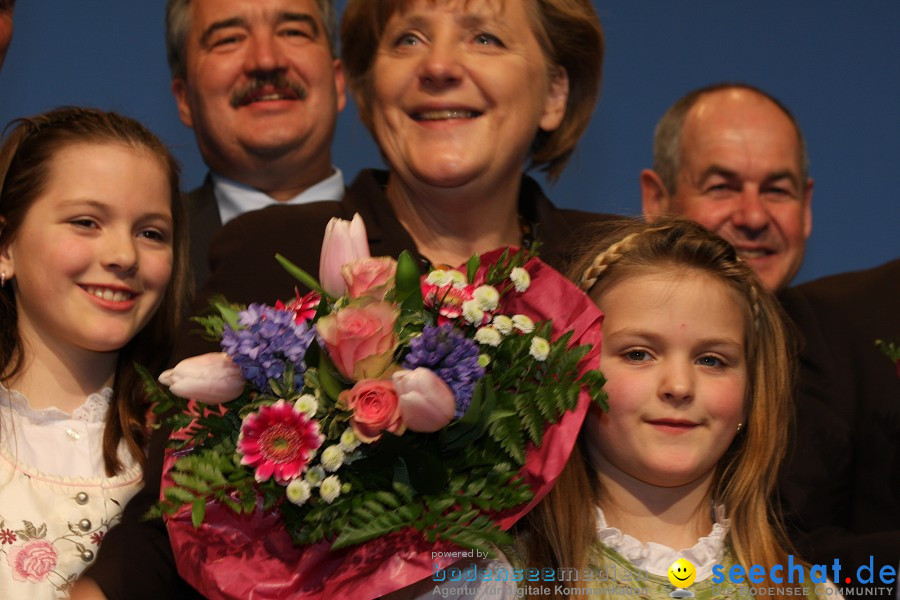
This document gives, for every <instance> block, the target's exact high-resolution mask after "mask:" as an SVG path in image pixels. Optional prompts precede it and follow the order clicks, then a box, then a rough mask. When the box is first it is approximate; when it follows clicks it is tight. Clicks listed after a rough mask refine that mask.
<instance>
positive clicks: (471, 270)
mask: <svg viewBox="0 0 900 600" xmlns="http://www.w3.org/2000/svg"><path fill="white" fill-rule="evenodd" d="M479 266H481V257H480V256H478V255H477V254H473V255H472V258H470V259H469V260H468V261H466V279H468V280H469V283H472V282H474V281H475V274H476V273H477V272H478V267H479Z"/></svg>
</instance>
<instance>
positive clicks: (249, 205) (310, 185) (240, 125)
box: [166, 0, 345, 287]
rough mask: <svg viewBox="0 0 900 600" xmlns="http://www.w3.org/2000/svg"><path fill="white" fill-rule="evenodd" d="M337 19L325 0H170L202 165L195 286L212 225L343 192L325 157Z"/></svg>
mask: <svg viewBox="0 0 900 600" xmlns="http://www.w3.org/2000/svg"><path fill="white" fill-rule="evenodd" d="M335 29H336V24H335V9H334V6H333V2H332V1H331V0H262V1H261V0H256V1H253V0H169V2H168V8H167V28H166V49H167V53H168V59H169V66H170V69H171V71H172V93H173V94H174V96H175V101H176V104H177V106H178V115H179V117H180V118H181V121H182V122H183V123H184V124H185V125H187V126H188V127H191V128H192V129H193V130H194V134H195V136H196V138H197V145H198V147H199V149H200V153H201V154H202V155H203V160H204V162H205V163H206V164H207V165H208V166H209V168H210V173H209V176H208V177H207V178H206V181H205V182H204V183H203V185H202V186H201V187H200V188H198V189H197V190H194V191H193V192H191V194H190V195H189V197H188V207H189V210H190V212H191V258H192V262H193V266H194V272H195V278H196V281H197V284H198V287H199V286H200V285H202V284H203V282H204V281H205V279H206V277H207V275H208V273H209V266H208V264H207V254H208V249H209V244H210V241H211V240H212V237H213V235H214V234H215V232H216V231H218V229H219V228H220V227H221V226H222V225H223V224H225V223H227V222H228V221H230V220H231V219H233V218H234V217H237V216H238V215H240V214H242V213H244V212H248V211H251V210H256V209H260V208H265V207H266V206H270V205H273V204H276V203H283V204H302V203H306V202H313V201H318V200H340V199H341V197H342V196H343V194H344V181H343V177H342V175H341V172H340V170H339V169H336V168H335V167H333V166H332V164H331V141H332V138H333V136H334V128H335V123H336V121H337V114H338V112H339V111H340V110H341V109H342V108H343V107H344V103H345V96H344V75H343V71H342V70H341V64H340V60H339V59H337V58H336V57H335V53H334V41H335V39H336V38H335V36H336V31H335Z"/></svg>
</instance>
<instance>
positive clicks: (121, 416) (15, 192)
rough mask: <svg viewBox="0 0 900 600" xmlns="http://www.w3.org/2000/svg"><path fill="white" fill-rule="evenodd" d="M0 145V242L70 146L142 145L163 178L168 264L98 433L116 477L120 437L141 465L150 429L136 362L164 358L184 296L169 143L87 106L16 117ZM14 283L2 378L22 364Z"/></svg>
mask: <svg viewBox="0 0 900 600" xmlns="http://www.w3.org/2000/svg"><path fill="white" fill-rule="evenodd" d="M11 125H13V127H12V130H11V131H10V132H9V134H8V135H7V137H6V140H5V141H4V143H3V146H2V148H0V247H5V246H6V245H7V244H9V243H10V242H11V241H12V240H13V239H14V238H15V236H16V234H17V232H18V230H19V228H20V227H21V225H22V222H23V221H24V220H25V215H26V214H27V213H28V210H29V209H30V208H31V206H32V204H33V203H34V201H35V200H36V199H37V198H38V196H40V194H41V193H42V191H43V190H44V187H45V185H46V184H47V179H48V177H49V173H50V167H51V163H52V160H53V158H54V157H55V156H56V154H57V153H58V152H59V150H60V149H62V148H65V147H68V146H71V145H73V144H85V143H87V144H121V145H124V146H127V147H129V148H140V149H143V150H146V151H147V152H148V153H149V154H150V155H152V156H153V157H155V158H156V160H158V161H159V162H160V164H162V166H163V169H164V170H165V172H166V174H167V175H168V180H169V195H170V200H171V207H172V219H173V225H174V231H173V241H172V245H173V248H172V249H173V263H172V275H171V278H170V280H169V285H168V287H167V288H166V292H165V294H164V295H163V299H162V302H161V303H160V306H159V308H158V309H157V311H156V313H155V314H154V315H153V317H151V319H150V321H149V322H148V323H147V325H146V326H145V327H144V328H143V329H142V330H141V331H140V332H139V333H138V334H137V335H136V336H135V337H134V338H133V339H132V340H131V341H130V342H128V344H126V345H125V346H124V347H123V348H122V349H120V350H119V352H118V360H117V362H116V370H115V379H114V383H113V402H112V404H111V407H110V410H109V413H108V415H107V421H106V426H105V428H104V433H103V460H104V464H105V465H106V471H107V473H108V474H109V475H114V474H115V473H118V472H119V471H121V469H122V463H121V461H120V460H119V455H118V448H119V445H120V443H121V442H122V441H124V442H125V444H126V446H127V448H128V450H129V452H130V453H131V454H132V455H133V456H134V457H135V459H136V460H137V461H138V462H139V463H140V464H141V465H142V466H143V464H144V446H145V445H146V443H147V439H148V432H147V427H146V422H145V414H146V410H147V403H146V400H145V398H144V393H143V389H142V386H141V382H140V378H139V376H138V374H137V372H136V370H135V368H134V364H135V363H139V364H141V365H144V366H145V367H147V368H148V369H149V370H150V372H151V373H155V372H159V371H161V370H162V369H163V368H164V367H165V366H166V363H167V362H168V360H169V354H170V352H171V348H172V344H173V336H174V335H175V332H176V331H177V328H178V325H179V322H180V319H181V315H182V314H183V306H184V303H185V302H187V300H188V283H187V281H188V279H187V253H186V247H187V236H186V222H185V216H184V211H183V208H182V204H181V195H180V190H179V167H178V163H177V162H176V160H175V158H174V157H173V156H172V154H171V153H170V152H169V150H168V148H166V146H165V145H164V144H163V143H162V142H161V141H160V140H159V139H158V138H157V137H156V136H155V135H153V133H151V132H150V131H149V130H148V129H147V128H146V127H144V126H143V125H141V124H140V123H138V122H137V121H135V120H134V119H131V118H128V117H124V116H122V115H118V114H116V113H113V112H105V111H101V110H97V109H92V108H76V107H69V108H58V109H55V110H52V111H49V112H46V113H43V114H40V115H36V116H33V117H28V118H23V119H17V120H16V121H13V123H12V124H11ZM13 287H14V286H12V285H9V286H6V287H4V288H3V289H2V290H0V380H2V382H3V383H4V385H5V384H6V382H7V381H8V380H9V379H10V378H12V377H13V376H14V375H16V374H17V373H18V372H19V371H20V370H21V369H22V366H23V360H22V359H23V356H22V340H21V339H20V337H19V333H18V317H17V310H16V298H15V293H14V291H13Z"/></svg>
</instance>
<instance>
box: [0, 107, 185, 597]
mask: <svg viewBox="0 0 900 600" xmlns="http://www.w3.org/2000/svg"><path fill="white" fill-rule="evenodd" d="M183 227H184V222H183V219H182V217H181V206H180V199H179V191H178V167H177V165H176V163H175V160H174V159H173V157H172V156H171V154H170V153H169V151H168V150H167V149H166V148H165V146H163V144H162V143H161V142H160V141H159V140H158V139H157V138H156V137H155V136H154V135H153V134H152V133H150V132H149V131H148V130H147V129H145V128H144V127H143V126H142V125H140V124H139V123H137V122H136V121H134V120H132V119H129V118H126V117H122V116H119V115H117V114H114V113H107V112H102V111H99V110H91V109H82V108H64V109H58V110H54V111H51V112H48V113H45V114H42V115H38V116H36V117H32V118H28V119H20V120H19V121H18V122H17V124H16V125H15V127H14V128H13V129H12V131H11V133H10V134H9V135H8V137H7V139H6V141H5V143H4V144H3V147H2V150H0V286H2V289H0V427H2V428H0V597H3V598H56V597H58V596H60V595H65V594H66V592H67V590H68V588H69V586H70V584H71V583H72V582H73V581H74V579H75V577H76V576H77V575H78V573H79V572H81V570H82V569H84V568H85V567H86V566H87V565H88V564H89V563H90V562H91V561H92V560H93V559H94V555H95V554H96V551H97V548H98V546H99V545H100V543H101V542H102V539H103V536H104V534H105V533H106V532H107V530H108V529H109V528H110V527H112V526H113V525H115V524H116V523H117V521H118V519H119V515H120V513H121V511H122V508H123V507H124V505H125V503H126V502H127V501H128V499H129V498H130V497H131V496H132V495H133V494H134V493H135V492H136V491H137V489H138V487H139V486H140V484H141V466H142V462H143V459H144V445H145V442H146V440H147V428H146V421H145V414H146V410H147V404H146V399H145V398H144V395H143V393H142V390H141V383H140V380H139V378H138V375H137V373H136V371H135V367H134V364H135V363H140V364H143V365H145V366H146V367H147V368H148V369H150V370H151V371H155V370H159V369H161V368H162V367H163V366H164V365H165V362H166V360H167V355H168V350H169V346H170V336H171V334H172V333H173V332H174V331H175V327H176V324H177V323H176V321H177V320H178V316H179V315H180V314H181V303H182V301H183V300H184V287H185V286H184V282H185V267H184V257H185V254H184V252H183V245H184V243H185V239H184V236H183V233H182V228H183Z"/></svg>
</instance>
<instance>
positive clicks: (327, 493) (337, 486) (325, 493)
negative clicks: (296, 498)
mask: <svg viewBox="0 0 900 600" xmlns="http://www.w3.org/2000/svg"><path fill="white" fill-rule="evenodd" d="M319 495H320V496H322V500H324V501H325V502H327V503H328V504H331V503H332V502H334V499H335V498H337V497H338V496H340V495H341V480H340V479H339V478H338V476H337V475H329V476H328V477H326V478H325V480H324V481H323V482H322V485H321V487H319Z"/></svg>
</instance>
